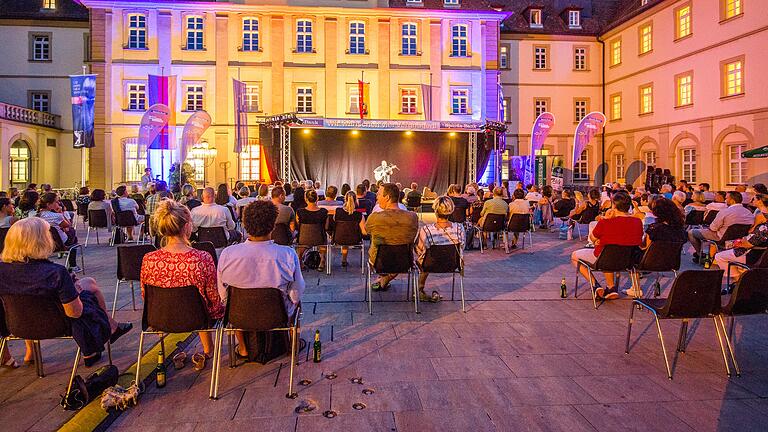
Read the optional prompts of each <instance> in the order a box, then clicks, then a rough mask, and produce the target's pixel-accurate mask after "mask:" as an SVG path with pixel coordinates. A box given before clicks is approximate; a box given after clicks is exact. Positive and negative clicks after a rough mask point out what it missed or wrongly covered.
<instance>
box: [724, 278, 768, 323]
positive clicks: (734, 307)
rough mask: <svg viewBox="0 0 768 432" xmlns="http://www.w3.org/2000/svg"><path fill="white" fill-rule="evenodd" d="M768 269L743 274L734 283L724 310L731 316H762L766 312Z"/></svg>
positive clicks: (767, 307)
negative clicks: (734, 285)
mask: <svg viewBox="0 0 768 432" xmlns="http://www.w3.org/2000/svg"><path fill="white" fill-rule="evenodd" d="M766 280H768V269H764V268H760V269H752V270H748V271H746V272H744V274H742V275H741V279H739V281H738V282H737V283H736V288H735V289H734V290H733V293H732V294H731V299H730V301H729V302H728V305H727V306H726V307H725V310H726V311H727V312H728V313H729V314H731V315H753V314H763V313H765V312H766V311H768V283H766V282H765V281H766Z"/></svg>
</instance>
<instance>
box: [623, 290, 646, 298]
mask: <svg viewBox="0 0 768 432" xmlns="http://www.w3.org/2000/svg"><path fill="white" fill-rule="evenodd" d="M621 292H622V293H624V295H626V296H627V297H634V298H642V297H643V290H641V289H638V290H635V289H634V288H630V289H625V290H622V291H621Z"/></svg>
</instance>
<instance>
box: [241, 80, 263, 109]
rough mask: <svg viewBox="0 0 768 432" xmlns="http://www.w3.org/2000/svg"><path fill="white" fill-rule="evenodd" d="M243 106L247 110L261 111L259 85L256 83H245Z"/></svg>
mask: <svg viewBox="0 0 768 432" xmlns="http://www.w3.org/2000/svg"><path fill="white" fill-rule="evenodd" d="M243 97H244V98H245V106H246V109H247V110H248V112H252V113H255V112H261V85H260V84H257V83H246V84H245V94H244V95H243Z"/></svg>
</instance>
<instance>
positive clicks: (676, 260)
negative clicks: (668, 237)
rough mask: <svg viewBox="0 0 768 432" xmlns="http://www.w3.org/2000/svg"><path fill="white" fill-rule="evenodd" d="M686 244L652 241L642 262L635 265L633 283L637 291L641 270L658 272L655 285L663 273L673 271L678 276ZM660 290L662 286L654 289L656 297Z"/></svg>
mask: <svg viewBox="0 0 768 432" xmlns="http://www.w3.org/2000/svg"><path fill="white" fill-rule="evenodd" d="M685 245H686V243H684V242H671V241H655V242H651V245H650V246H649V247H648V249H646V250H645V252H644V253H643V257H642V258H641V259H640V262H639V263H638V264H637V265H635V271H634V272H633V280H632V285H633V287H634V288H635V290H636V292H637V290H640V272H644V273H656V281H655V282H654V287H655V286H657V285H659V279H661V274H662V273H666V272H672V273H674V275H675V277H677V272H678V270H680V255H681V253H682V251H683V247H684V246H685ZM660 290H661V288H659V289H658V290H656V289H654V297H657V295H656V294H657V292H656V291H660Z"/></svg>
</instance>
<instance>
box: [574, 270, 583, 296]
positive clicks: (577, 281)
mask: <svg viewBox="0 0 768 432" xmlns="http://www.w3.org/2000/svg"><path fill="white" fill-rule="evenodd" d="M579 270H581V264H580V263H579V262H576V280H575V281H574V282H573V298H574V299H578V298H579V274H581V273H580V272H579Z"/></svg>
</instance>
